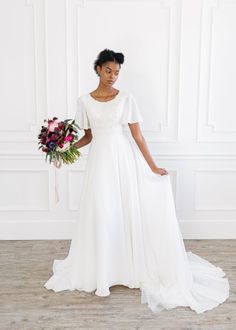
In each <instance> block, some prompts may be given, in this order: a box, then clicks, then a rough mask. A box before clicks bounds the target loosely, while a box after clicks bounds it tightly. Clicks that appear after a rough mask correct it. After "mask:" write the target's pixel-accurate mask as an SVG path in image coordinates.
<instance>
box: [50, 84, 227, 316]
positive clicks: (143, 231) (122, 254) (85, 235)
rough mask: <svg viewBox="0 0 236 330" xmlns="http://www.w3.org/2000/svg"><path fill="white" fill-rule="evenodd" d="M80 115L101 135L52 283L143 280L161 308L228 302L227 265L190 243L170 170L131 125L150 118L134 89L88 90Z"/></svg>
mask: <svg viewBox="0 0 236 330" xmlns="http://www.w3.org/2000/svg"><path fill="white" fill-rule="evenodd" d="M75 120H76V122H77V124H78V125H79V127H80V128H81V129H87V128H91V129H92V135H93V139H92V141H91V144H90V147H89V152H88V158H87V164H86V171H85V173H84V177H83V184H82V187H81V189H82V193H81V195H80V196H81V197H80V200H79V212H78V215H79V216H78V221H77V222H76V224H75V228H74V231H73V237H72V240H71V245H70V250H69V253H68V256H67V257H66V258H65V259H64V260H54V263H53V275H52V276H51V277H50V278H49V280H48V281H47V282H46V283H45V284H44V287H45V288H47V289H52V290H54V291H55V292H58V291H62V290H75V289H77V290H83V291H86V292H92V291H95V294H96V295H98V296H108V295H109V294H110V290H109V288H110V287H111V286H113V285H124V286H127V287H129V288H140V291H141V303H147V304H148V306H149V307H150V309H151V310H152V311H153V312H159V311H161V310H163V309H171V308H174V307H177V306H186V307H187V306H188V307H190V308H191V309H192V310H193V311H195V312H196V313H202V312H204V311H207V310H210V309H213V308H214V307H216V306H218V305H219V304H221V303H223V302H224V301H225V300H226V299H227V298H228V296H229V282H228V279H227V278H225V277H224V276H225V273H224V272H223V270H222V269H221V268H220V267H216V266H214V265H213V264H212V263H210V262H208V261H207V260H205V259H203V258H201V257H200V256H198V255H196V254H194V253H192V252H191V251H189V252H186V250H185V246H184V242H183V237H182V235H181V232H180V228H179V223H178V220H177V218H176V213H175V205H174V199H173V195H172V186H171V182H170V176H169V174H168V175H163V176H161V175H159V174H155V173H154V172H152V171H151V169H150V167H149V166H148V164H147V162H146V161H145V159H144V157H143V155H142V153H141V151H140V150H139V148H138V146H137V145H136V143H135V142H133V141H134V140H133V139H132V138H129V137H128V136H127V135H126V134H125V132H124V131H123V128H124V125H127V124H128V123H135V122H143V119H142V115H141V112H140V109H139V106H138V104H137V102H136V99H135V97H134V96H133V94H132V93H130V92H127V91H122V90H120V91H119V93H118V94H117V96H115V98H113V99H112V100H110V101H107V102H105V101H104V102H102V101H97V100H95V99H94V98H93V97H92V96H91V95H90V94H89V93H87V94H83V95H81V96H80V97H79V98H78V102H77V111H76V115H75ZM78 161H79V160H78ZM157 165H158V164H157Z"/></svg>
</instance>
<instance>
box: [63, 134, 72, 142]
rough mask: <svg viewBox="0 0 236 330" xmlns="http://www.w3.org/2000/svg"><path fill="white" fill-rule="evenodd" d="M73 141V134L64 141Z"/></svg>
mask: <svg viewBox="0 0 236 330" xmlns="http://www.w3.org/2000/svg"><path fill="white" fill-rule="evenodd" d="M72 140H73V136H72V135H71V134H69V135H67V136H66V137H65V140H64V141H72Z"/></svg>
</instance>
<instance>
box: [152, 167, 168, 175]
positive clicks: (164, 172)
mask: <svg viewBox="0 0 236 330" xmlns="http://www.w3.org/2000/svg"><path fill="white" fill-rule="evenodd" d="M152 171H153V172H154V173H156V174H160V175H167V174H168V172H167V170H166V169H165V168H161V167H155V168H154V169H152Z"/></svg>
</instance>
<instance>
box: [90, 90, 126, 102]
mask: <svg viewBox="0 0 236 330" xmlns="http://www.w3.org/2000/svg"><path fill="white" fill-rule="evenodd" d="M120 93H121V90H119V92H118V93H117V94H116V96H115V97H113V99H111V100H108V101H98V100H96V99H95V98H94V97H93V96H92V95H91V94H90V93H88V95H89V97H90V98H91V99H92V100H94V101H95V102H98V103H108V102H112V101H114V100H116V99H117V98H118V96H119V95H120Z"/></svg>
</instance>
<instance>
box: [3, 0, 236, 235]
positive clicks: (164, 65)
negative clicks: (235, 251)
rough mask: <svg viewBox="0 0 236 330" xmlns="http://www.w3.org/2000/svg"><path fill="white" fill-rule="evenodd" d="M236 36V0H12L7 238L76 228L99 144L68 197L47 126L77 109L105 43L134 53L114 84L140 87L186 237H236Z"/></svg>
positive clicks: (71, 172) (68, 180)
mask: <svg viewBox="0 0 236 330" xmlns="http://www.w3.org/2000/svg"><path fill="white" fill-rule="evenodd" d="M235 34H236V1H235V0H219V1H217V0H203V1H201V0H182V1H180V0H162V1H158V0H143V1H135V0H127V1H125V0H123V1H122V0H114V1H113V0H109V1H104V0H103V1H102V0H97V1H90V0H88V1H82V0H81V1H80V0H27V1H26V0H1V2H0V35H1V43H0V45H1V51H0V63H1V74H0V93H1V94H0V95H1V97H0V108H1V121H0V160H1V161H0V183H1V184H0V238H1V239H34V238H36V239H45V238H55V239H59V238H67V239H69V238H71V234H72V233H71V230H72V226H71V225H72V223H73V221H75V219H77V217H79V209H78V199H79V197H78V196H79V194H80V183H81V180H82V177H83V171H84V169H85V166H86V154H87V152H88V148H89V146H86V147H83V148H81V149H80V150H81V152H82V154H83V156H82V157H81V159H80V160H79V161H78V162H77V163H76V164H73V165H71V166H68V167H63V168H62V169H60V170H58V172H57V176H58V183H59V194H60V202H59V203H58V204H56V203H55V198H54V197H55V196H54V193H55V191H54V183H55V171H54V168H53V167H52V166H50V165H49V164H48V163H45V161H44V155H43V154H41V152H40V151H38V145H37V142H38V141H37V135H38V134H39V130H40V128H41V124H42V123H43V120H44V119H45V118H51V117H53V116H57V117H59V119H65V118H73V117H74V114H75V104H76V98H77V97H78V96H79V95H80V94H82V93H85V92H89V91H92V90H94V89H95V88H96V87H97V84H98V78H97V76H96V74H95V72H94V70H93V61H94V60H95V58H96V56H97V54H98V53H99V52H100V51H101V50H103V49H104V48H109V49H112V50H114V51H117V52H123V53H124V55H125V63H124V64H123V65H122V67H121V72H120V76H119V78H118V81H117V83H116V84H115V86H114V87H115V88H117V89H127V90H129V91H131V92H133V94H134V95H135V96H136V99H137V102H138V103H139V105H140V109H141V111H142V115H143V117H144V121H145V122H144V123H143V124H142V130H143V134H144V136H145V138H146V141H147V143H148V146H149V148H150V150H151V153H152V155H153V157H154V159H155V161H156V164H157V165H158V166H160V167H165V168H166V169H167V170H168V172H169V173H170V175H171V182H172V187H173V194H174V199H175V203H176V212H177V217H178V219H179V223H180V226H181V230H182V233H183V236H184V238H236V148H235V147H236V111H235V108H236V98H235V85H236V64H235V58H236V43H235ZM127 134H129V131H128V128H127ZM154 216H155V215H154Z"/></svg>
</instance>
